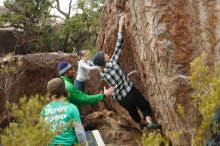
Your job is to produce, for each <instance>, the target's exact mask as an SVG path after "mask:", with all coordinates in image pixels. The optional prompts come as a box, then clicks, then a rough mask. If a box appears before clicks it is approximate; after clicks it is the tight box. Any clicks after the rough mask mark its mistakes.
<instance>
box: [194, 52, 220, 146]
mask: <svg viewBox="0 0 220 146" xmlns="http://www.w3.org/2000/svg"><path fill="white" fill-rule="evenodd" d="M191 74H192V75H191V84H192V87H193V88H194V90H195V94H194V96H193V99H194V103H195V105H196V107H197V108H198V110H199V112H200V113H201V115H202V121H201V125H200V126H199V127H198V128H197V129H196V134H195V138H194V139H193V144H194V145H202V141H203V140H204V139H205V136H206V135H207V131H210V129H208V127H209V125H210V122H211V121H212V117H213V113H214V112H215V109H216V107H217V106H218V105H219V101H220V62H216V63H215V64H214V65H213V66H210V65H209V66H208V64H207V55H206V54H202V55H201V57H198V58H196V59H195V60H194V61H193V62H192V63H191Z"/></svg>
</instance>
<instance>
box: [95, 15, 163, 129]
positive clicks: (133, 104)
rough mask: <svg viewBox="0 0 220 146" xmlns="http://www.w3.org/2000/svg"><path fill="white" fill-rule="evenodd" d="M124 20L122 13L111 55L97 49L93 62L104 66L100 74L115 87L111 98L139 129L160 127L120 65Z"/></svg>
mask: <svg viewBox="0 0 220 146" xmlns="http://www.w3.org/2000/svg"><path fill="white" fill-rule="evenodd" d="M124 21H125V17H124V16H123V15H122V16H121V18H120V20H119V31H118V39H117V42H116V47H115V50H114V53H113V55H112V57H111V58H110V57H109V56H108V54H106V53H104V52H103V51H98V52H97V53H96V55H95V56H94V57H93V62H94V64H95V65H98V66H104V69H103V72H102V73H101V76H102V78H103V79H104V81H105V82H106V83H107V84H108V85H109V86H110V87H114V88H115V91H114V93H113V94H112V98H113V100H115V101H118V103H119V104H120V105H121V106H122V107H124V108H125V109H126V110H127V111H128V113H129V115H130V116H131V118H132V119H133V120H134V121H135V122H136V123H138V124H139V125H140V129H143V128H144V127H147V128H152V129H157V128H161V125H159V124H157V123H154V122H153V121H152V118H151V109H150V106H149V104H148V102H147V101H146V100H145V98H144V96H143V95H142V94H141V92H140V91H139V90H138V89H137V88H135V86H134V84H133V83H132V82H131V81H130V80H129V79H128V76H127V74H126V72H125V71H124V70H123V69H122V68H121V66H120V63H119V59H120V55H121V51H122V44H123V40H124V35H123V32H122V29H123V26H124ZM138 108H139V109H140V111H141V112H142V113H143V115H144V117H145V119H146V122H147V124H145V123H143V122H141V117H140V115H139V113H138Z"/></svg>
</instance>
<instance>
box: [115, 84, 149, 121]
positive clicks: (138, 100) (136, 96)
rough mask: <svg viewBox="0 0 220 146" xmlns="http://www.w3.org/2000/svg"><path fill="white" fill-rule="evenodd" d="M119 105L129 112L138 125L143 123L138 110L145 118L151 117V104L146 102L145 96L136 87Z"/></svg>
mask: <svg viewBox="0 0 220 146" xmlns="http://www.w3.org/2000/svg"><path fill="white" fill-rule="evenodd" d="M119 104H120V105H121V106H122V107H124V108H125V109H126V110H127V111H128V113H129V115H130V116H131V118H132V119H133V120H134V121H135V122H136V123H140V122H141V117H140V115H139V113H138V109H139V110H140V111H141V112H142V113H143V115H144V117H146V116H151V108H150V104H149V102H148V101H146V100H145V98H144V96H143V95H142V94H141V93H140V91H139V90H138V89H136V88H135V87H134V86H133V87H132V88H131V90H130V92H129V93H128V94H127V95H126V96H125V97H124V98H122V100H120V101H119Z"/></svg>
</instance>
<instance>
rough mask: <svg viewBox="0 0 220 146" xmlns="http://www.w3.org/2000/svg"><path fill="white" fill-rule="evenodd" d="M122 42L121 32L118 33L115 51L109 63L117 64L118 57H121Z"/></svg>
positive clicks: (122, 35)
mask: <svg viewBox="0 0 220 146" xmlns="http://www.w3.org/2000/svg"><path fill="white" fill-rule="evenodd" d="M123 41H124V34H123V32H118V39H117V42H116V46H115V51H114V53H113V55H112V57H111V60H110V61H114V62H116V63H118V61H119V58H120V55H121V49H122V44H123Z"/></svg>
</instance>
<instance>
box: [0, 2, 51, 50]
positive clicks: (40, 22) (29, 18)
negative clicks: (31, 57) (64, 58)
mask: <svg viewBox="0 0 220 146" xmlns="http://www.w3.org/2000/svg"><path fill="white" fill-rule="evenodd" d="M4 6H5V7H6V8H7V10H8V11H7V13H6V14H3V15H2V16H1V17H0V24H1V27H13V28H14V29H15V30H14V36H15V37H16V40H17V41H16V46H15V49H20V48H23V49H24V47H25V49H26V50H28V49H29V50H31V52H33V51H44V50H46V49H47V47H50V41H51V40H50V39H48V38H49V37H50V36H51V33H53V29H52V21H51V19H50V18H49V12H50V8H51V1H50V0H5V1H4Z"/></svg>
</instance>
